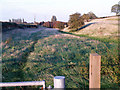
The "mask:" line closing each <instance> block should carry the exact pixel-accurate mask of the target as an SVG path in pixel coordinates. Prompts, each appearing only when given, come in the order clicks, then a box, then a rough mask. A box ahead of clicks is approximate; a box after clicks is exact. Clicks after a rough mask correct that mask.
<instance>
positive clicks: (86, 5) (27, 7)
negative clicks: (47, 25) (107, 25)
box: [0, 0, 119, 22]
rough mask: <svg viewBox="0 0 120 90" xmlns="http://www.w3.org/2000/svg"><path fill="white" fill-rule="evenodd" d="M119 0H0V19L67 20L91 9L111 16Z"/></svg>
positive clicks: (31, 20) (100, 15)
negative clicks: (75, 14)
mask: <svg viewBox="0 0 120 90" xmlns="http://www.w3.org/2000/svg"><path fill="white" fill-rule="evenodd" d="M118 2H119V0H0V13H1V14H0V21H1V20H4V21H5V20H6V21H8V20H9V19H12V18H15V19H16V18H24V19H25V21H27V22H33V21H34V16H35V17H36V21H50V20H51V18H52V16H53V15H55V16H56V17H57V20H58V21H68V20H69V15H71V14H73V13H76V12H79V13H81V14H84V13H88V12H90V11H92V12H93V13H95V14H96V15H97V16H98V17H102V16H111V15H115V13H111V7H112V6H113V5H114V4H118Z"/></svg>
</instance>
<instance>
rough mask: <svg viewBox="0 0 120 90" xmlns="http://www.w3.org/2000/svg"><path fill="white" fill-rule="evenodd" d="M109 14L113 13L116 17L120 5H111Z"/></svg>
mask: <svg viewBox="0 0 120 90" xmlns="http://www.w3.org/2000/svg"><path fill="white" fill-rule="evenodd" d="M111 12H114V13H116V15H118V13H120V5H119V4H115V5H113V6H112V8H111Z"/></svg>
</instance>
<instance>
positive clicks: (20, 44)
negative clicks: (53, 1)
mask: <svg viewBox="0 0 120 90" xmlns="http://www.w3.org/2000/svg"><path fill="white" fill-rule="evenodd" d="M2 35H3V36H2V38H3V39H2V62H0V63H2V81H3V82H16V81H40V80H46V86H47V87H48V85H52V86H53V77H54V76H58V75H63V76H65V78H66V88H89V55H90V53H91V52H96V53H98V54H99V55H101V57H102V58H101V88H113V87H114V88H118V87H119V85H118V84H119V82H120V81H119V78H118V73H119V69H118V67H119V65H118V63H119V59H118V44H117V43H109V42H108V43H104V42H100V41H98V40H94V39H90V38H88V37H79V36H75V35H70V34H64V33H61V32H59V31H58V30H57V29H53V28H45V27H38V28H28V29H14V30H11V31H7V32H4V33H3V34H2ZM17 88H19V87H17ZM36 88H38V87H36Z"/></svg>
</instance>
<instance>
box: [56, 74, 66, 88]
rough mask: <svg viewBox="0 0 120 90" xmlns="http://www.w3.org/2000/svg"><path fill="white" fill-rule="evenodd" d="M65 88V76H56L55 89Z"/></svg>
mask: <svg viewBox="0 0 120 90" xmlns="http://www.w3.org/2000/svg"><path fill="white" fill-rule="evenodd" d="M56 88H59V89H62V90H63V89H64V88H65V76H55V77H54V89H56Z"/></svg>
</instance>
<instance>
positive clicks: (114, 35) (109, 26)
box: [63, 17, 118, 40]
mask: <svg viewBox="0 0 120 90" xmlns="http://www.w3.org/2000/svg"><path fill="white" fill-rule="evenodd" d="M117 19H118V17H111V18H105V19H95V20H92V21H90V22H86V23H85V24H89V23H94V22H95V24H92V25H90V26H88V27H86V28H84V29H82V30H79V31H76V32H73V33H74V34H82V35H88V36H92V37H99V38H110V39H115V40H117V39H118V20H117ZM63 31H66V32H69V30H68V28H65V29H64V30H63Z"/></svg>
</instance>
